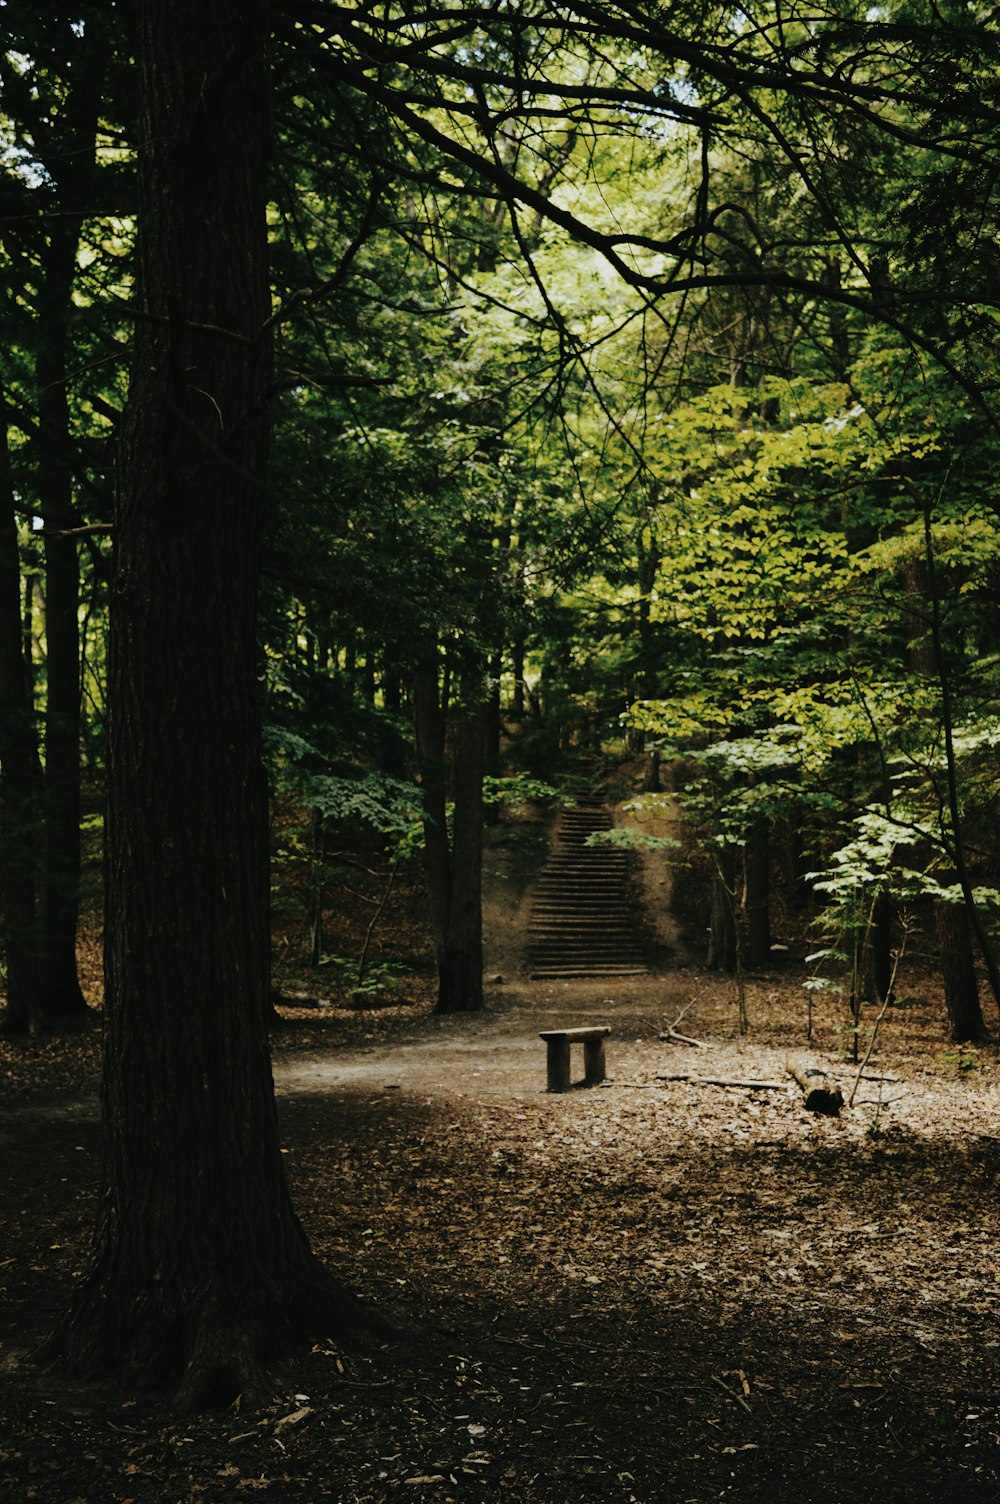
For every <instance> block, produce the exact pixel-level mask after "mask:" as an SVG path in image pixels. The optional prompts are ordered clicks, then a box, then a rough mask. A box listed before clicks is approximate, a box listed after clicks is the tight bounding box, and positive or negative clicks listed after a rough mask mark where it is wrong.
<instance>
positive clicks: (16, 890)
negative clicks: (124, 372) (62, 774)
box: [0, 389, 42, 1033]
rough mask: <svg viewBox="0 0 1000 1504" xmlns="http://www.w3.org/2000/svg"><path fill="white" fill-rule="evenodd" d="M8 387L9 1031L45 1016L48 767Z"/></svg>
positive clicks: (4, 543) (0, 408)
mask: <svg viewBox="0 0 1000 1504" xmlns="http://www.w3.org/2000/svg"><path fill="white" fill-rule="evenodd" d="M7 432H8V430H7V418H6V406H5V399H4V395H3V391H2V389H0V905H2V911H3V916H4V948H5V951H6V959H7V1007H6V1010H5V1012H4V1014H3V1019H2V1028H3V1032H4V1033H26V1032H31V1033H33V1032H35V1031H37V1029H38V1028H39V1027H40V1023H41V1017H42V1006H41V987H40V981H41V978H40V975H39V955H38V946H39V935H38V916H37V908H36V902H37V860H38V852H39V848H40V828H41V788H42V768H41V763H40V761H39V757H38V741H37V736H36V731H35V720H34V707H33V705H32V703H31V698H30V695H29V692H28V684H29V679H28V675H27V674H26V672H25V664H24V657H23V638H22V633H21V585H20V571H19V559H18V545H17V520H16V513H15V507H14V488H13V483H12V480H11V474H10V456H9V452H8V447H7Z"/></svg>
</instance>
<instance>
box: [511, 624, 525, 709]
mask: <svg viewBox="0 0 1000 1504" xmlns="http://www.w3.org/2000/svg"><path fill="white" fill-rule="evenodd" d="M524 653H525V643H524V633H523V632H521V633H518V635H517V636H516V637H515V638H514V641H513V642H512V643H511V645H510V669H511V673H512V674H513V676H514V697H513V699H512V701H511V706H510V713H511V717H512V718H513V719H514V720H516V721H522V720H523V719H524V712H525V703H526V702H525V692H524Z"/></svg>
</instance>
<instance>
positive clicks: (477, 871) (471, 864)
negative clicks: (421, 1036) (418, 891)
mask: <svg viewBox="0 0 1000 1504" xmlns="http://www.w3.org/2000/svg"><path fill="white" fill-rule="evenodd" d="M466 687H467V688H472V686H470V685H469V683H468V681H467V682H466ZM475 689H478V685H477V686H475V687H474V689H473V692H472V697H471V702H470V703H469V705H468V706H467V707H465V708H461V709H460V710H459V712H458V725H457V728H456V732H455V752H454V761H453V767H452V770H451V772H452V779H451V782H452V795H453V799H454V810H453V816H452V821H453V839H452V842H451V843H449V839H448V826H447V818H446V793H447V774H448V769H447V766H446V760H445V714H444V710H443V707H442V703H441V691H440V690H439V687H438V672H437V665H436V663H435V662H433V661H427V662H425V663H424V664H422V665H421V666H420V667H419V668H418V669H417V670H416V671H415V673H414V675H413V709H414V725H415V729H416V740H417V764H418V767H419V771H420V782H421V786H422V788H423V795H424V853H425V864H426V873H427V892H428V898H429V902H430V911H431V932H432V934H433V938H434V956H435V961H436V965H437V973H438V998H437V1011H438V1012H439V1013H457V1012H468V1011H470V1010H474V1009H477V1008H481V1007H482V1006H483V920H482V841H483V772H484V768H485V761H486V706H485V704H484V703H483V702H482V698H481V695H476V694H475Z"/></svg>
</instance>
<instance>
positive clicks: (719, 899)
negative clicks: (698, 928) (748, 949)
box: [708, 844, 737, 972]
mask: <svg viewBox="0 0 1000 1504" xmlns="http://www.w3.org/2000/svg"><path fill="white" fill-rule="evenodd" d="M713 850H715V861H716V865H715V870H714V871H713V874H712V913H711V920H710V927H709V931H708V964H709V966H710V967H711V968H712V970H713V971H728V972H734V971H735V970H736V950H737V936H736V852H737V848H736V847H735V846H734V845H732V844H729V845H726V846H722V847H721V848H718V849H715V848H713Z"/></svg>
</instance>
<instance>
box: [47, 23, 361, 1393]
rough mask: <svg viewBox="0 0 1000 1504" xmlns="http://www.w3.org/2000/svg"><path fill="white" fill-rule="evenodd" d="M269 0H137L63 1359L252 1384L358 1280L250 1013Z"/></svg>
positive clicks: (346, 1304) (264, 917)
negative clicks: (101, 809)
mask: <svg viewBox="0 0 1000 1504" xmlns="http://www.w3.org/2000/svg"><path fill="white" fill-rule="evenodd" d="M268 20H269V17H268V7H267V5H266V3H264V0H250V3H241V4H237V3H236V0H198V3H197V4H177V5H167V6H165V5H160V4H158V3H156V0H143V4H142V6H141V8H140V17H139V35H138V51H139V58H140V64H141V78H142V109H141V118H140V141H141V150H140V190H141V215H140V281H139V287H140V310H141V317H140V318H139V321H138V324H137V328H136V350H135V364H134V369H133V374H132V383H131V387H130V392H129V400H128V406H127V411H126V417H125V421H124V425H123V434H122V442H121V456H120V474H119V495H118V507H117V522H116V557H115V577H114V585H113V590H112V596H111V632H110V644H109V653H110V664H109V675H110V727H109V747H108V830H107V847H108V857H107V871H108V904H107V914H108V926H107V960H106V987H107V992H106V1029H105V1051H104V1087H103V1104H104V1124H105V1154H104V1173H103V1190H102V1194H101V1201H100V1207H99V1213H98V1221H97V1227H96V1233H95V1243H94V1252H93V1257H92V1261H91V1265H90V1268H89V1269H88V1271H87V1273H86V1274H85V1276H84V1278H83V1280H82V1282H81V1284H80V1285H79V1287H78V1289H77V1292H76V1296H75V1299H74V1301H73V1304H72V1307H71V1310H70V1312H69V1314H68V1316H67V1318H66V1320H65V1321H64V1323H63V1325H62V1327H61V1328H60V1330H59V1331H58V1332H57V1334H56V1337H55V1338H54V1340H53V1346H54V1347H56V1348H57V1349H58V1350H60V1351H61V1352H62V1353H63V1355H64V1357H65V1358H66V1359H67V1360H68V1361H69V1363H70V1364H71V1365H72V1366H73V1367H74V1368H76V1369H90V1370H94V1369H96V1370H98V1371H111V1372H115V1371H118V1372H121V1371H123V1370H124V1371H125V1372H126V1374H128V1375H129V1376H130V1377H132V1378H137V1377H138V1378H141V1379H142V1380H143V1381H149V1380H153V1381H156V1380H169V1379H178V1378H179V1379H181V1385H180V1396H179V1397H180V1400H181V1402H182V1403H184V1404H199V1403H205V1402H211V1401H219V1400H226V1399H232V1398H233V1397H234V1396H235V1395H237V1394H241V1393H242V1394H244V1395H250V1396H252V1395H253V1394H255V1393H257V1392H259V1391H260V1390H261V1389H262V1388H263V1384H264V1381H263V1376H262V1371H261V1367H260V1365H261V1361H262V1358H263V1356H264V1355H265V1354H266V1352H267V1349H268V1347H269V1345H270V1343H271V1341H272V1339H274V1338H275V1337H276V1336H277V1334H278V1333H279V1332H282V1331H283V1330H285V1329H286V1328H287V1327H289V1326H293V1327H306V1326H309V1327H311V1328H312V1330H314V1331H320V1330H322V1331H326V1330H327V1329H328V1328H329V1327H330V1326H331V1324H337V1323H339V1324H340V1325H341V1326H342V1327H343V1326H344V1325H349V1324H350V1323H351V1322H353V1321H356V1320H358V1319H359V1317H358V1311H357V1304H356V1302H355V1301H353V1299H352V1298H351V1297H349V1296H347V1295H346V1293H345V1292H343V1291H341V1290H340V1289H339V1288H338V1287H337V1286H336V1285H335V1284H334V1283H333V1282H332V1281H330V1280H329V1279H328V1278H327V1277H326V1276H325V1275H324V1274H323V1271H322V1270H321V1268H320V1266H319V1265H318V1263H316V1261H315V1260H314V1258H313V1256H312V1255H311V1253H310V1250H309V1247H308V1243H307V1240H306V1237H305V1234H304V1232H303V1230H302V1228H301V1226H300V1224H299V1222H298V1221H297V1219H296V1217H295V1215H294V1212H293V1210H292V1205H291V1201H290V1198H289V1194H288V1188H287V1185H286V1181H285V1175H284V1168H283V1164H282V1157H281V1152H280V1147H279V1140H278V1128H277V1115H276V1111H275V1102H274V1089H273V1083H272V1079H271V1069H270V1058H269V1053H268V1045H267V1038H266V1033H265V1029H264V1019H265V1004H266V999H267V995H268V970H269V968H268V962H269V940H270V937H269V933H268V928H269V927H268V912H267V819H266V816H267V807H266V788H265V780H264V774H263V768H262V763H261V754H260V705H259V696H258V684H257V670H258V661H259V660H258V652H257V642H256V595H257V578H258V568H259V553H260V537H261V531H262V515H263V486H262V483H263V472H264V464H265V453H266V444H267V427H268V425H267V422H266V412H267V400H268V399H267V391H268V383H269V380H270V345H271V340H270V330H269V323H268V321H269V317H270V297H269V289H268V282H267V270H266V232H265V204H266V147H267V133H268V108H269V102H268V75H267V69H266V63H265V57H266V48H267V38H268Z"/></svg>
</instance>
